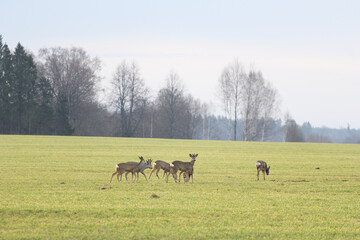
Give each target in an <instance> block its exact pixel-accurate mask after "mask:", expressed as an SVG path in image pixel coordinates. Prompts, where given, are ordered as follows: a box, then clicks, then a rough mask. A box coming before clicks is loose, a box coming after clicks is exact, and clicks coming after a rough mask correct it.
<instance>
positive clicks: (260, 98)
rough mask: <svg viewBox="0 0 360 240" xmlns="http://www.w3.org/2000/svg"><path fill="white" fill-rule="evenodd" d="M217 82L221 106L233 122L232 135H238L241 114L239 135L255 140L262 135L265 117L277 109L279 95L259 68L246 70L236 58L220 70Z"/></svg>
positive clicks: (266, 119) (266, 118) (264, 128)
mask: <svg viewBox="0 0 360 240" xmlns="http://www.w3.org/2000/svg"><path fill="white" fill-rule="evenodd" d="M219 83H220V93H221V94H220V96H221V99H222V101H223V106H224V110H225V112H226V114H227V115H228V116H229V118H231V119H233V123H234V124H233V131H234V138H233V139H234V140H236V137H237V124H238V119H239V116H240V115H241V119H242V139H243V140H244V141H255V140H259V139H260V136H261V137H262V139H264V138H265V131H266V127H267V125H266V124H267V121H268V120H269V118H270V117H271V116H272V115H273V114H274V113H275V112H276V106H277V97H278V95H277V92H276V90H275V89H273V88H272V87H271V85H270V84H269V83H267V82H266V81H265V80H264V78H263V76H262V73H261V71H255V70H250V71H249V73H248V74H247V73H246V72H245V70H244V68H243V66H242V65H240V64H239V62H238V61H237V60H235V61H234V62H233V63H232V64H230V65H229V66H228V67H226V68H225V69H224V70H223V73H222V75H221V77H220V79H219ZM261 118H262V119H263V121H262V124H261V121H260V119H261ZM261 129H262V131H261Z"/></svg>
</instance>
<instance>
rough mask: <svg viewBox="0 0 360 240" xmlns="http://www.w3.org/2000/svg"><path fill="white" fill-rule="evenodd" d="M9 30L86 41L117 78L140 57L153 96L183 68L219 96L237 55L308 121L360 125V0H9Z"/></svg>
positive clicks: (4, 10) (21, 36) (194, 89)
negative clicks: (120, 70) (223, 78)
mask: <svg viewBox="0 0 360 240" xmlns="http://www.w3.org/2000/svg"><path fill="white" fill-rule="evenodd" d="M0 7H1V11H0V35H2V36H3V41H4V42H6V43H7V44H8V45H9V47H10V48H11V49H14V48H15V46H16V44H17V43H18V42H20V43H21V44H22V45H23V46H24V47H25V48H26V49H28V50H29V51H31V52H33V53H34V54H35V55H37V53H38V50H39V49H40V48H44V47H46V48H49V47H57V46H61V47H81V48H83V49H84V50H85V51H87V52H88V53H89V54H90V55H91V56H93V57H98V58H99V59H100V60H101V61H102V71H101V76H102V77H103V82H102V86H105V87H106V86H109V84H108V83H109V82H110V81H111V78H112V75H113V73H114V72H115V68H116V66H117V65H118V64H120V62H121V61H122V60H124V59H126V60H135V61H136V62H137V64H138V65H139V67H140V70H141V74H142V77H143V78H144V81H145V83H146V85H148V86H149V87H150V88H151V89H152V90H153V94H154V95H155V93H156V92H157V90H159V89H160V87H161V86H163V84H164V81H165V78H166V76H167V74H168V73H169V72H170V71H171V70H174V71H175V72H177V73H178V74H179V76H180V78H181V79H182V81H183V83H184V85H185V86H186V89H187V91H188V92H189V93H191V94H192V95H193V96H194V97H195V98H199V99H201V100H202V101H204V102H212V103H213V106H214V111H216V112H221V108H220V106H219V104H218V102H219V100H218V99H217V97H216V92H217V87H218V79H219V77H220V75H221V71H222V70H223V68H224V67H225V66H227V65H228V64H229V63H230V62H232V61H233V60H234V59H236V58H237V59H238V60H239V61H240V62H241V63H243V64H244V66H245V67H249V66H255V67H256V68H257V69H259V70H261V71H262V73H263V76H264V78H265V79H266V80H267V81H270V82H271V83H272V84H273V85H274V86H275V87H276V88H277V90H278V91H279V94H280V97H281V110H282V114H281V115H280V117H282V116H283V115H284V113H285V112H289V113H290V114H291V116H292V117H293V118H294V119H295V120H296V121H297V122H298V124H302V123H303V122H304V121H310V123H311V124H312V125H313V126H328V127H333V128H339V127H346V126H347V124H348V123H349V124H350V126H351V127H352V128H360V111H359V110H358V105H359V103H360V1H355V0H354V1H346V0H341V1H340V0H339V1H325V0H324V1H320V0H319V1H316V0H311V1H307V0H302V1H300V0H299V1H295V0H294V1H291V0H287V1H285V0H284V1H276V0H274V1H268V0H263V1H260V0H258V1H256V0H255V1H250V0H249V1H241V0H238V1H230V0H221V1H220V0H219V1H210V0H209V1H205V0H178V1H174V0H173V1H172V0H163V1H156V0H143V1H136V0H129V1H115V0H113V1H110V0H101V1H100V0H99V1H90V0H81V1H76V0H70V1H69V0H61V1H55V0H54V1H51V0H31V1H28V0H23V1H19V0H13V1H10V0H0Z"/></svg>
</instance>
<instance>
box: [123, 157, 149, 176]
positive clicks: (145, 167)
mask: <svg viewBox="0 0 360 240" xmlns="http://www.w3.org/2000/svg"><path fill="white" fill-rule="evenodd" d="M150 160H151V158H149V159H148V160H147V161H146V164H145V165H143V168H142V169H141V170H140V171H139V172H140V173H141V174H142V175H144V177H145V179H146V181H147V178H146V175H145V173H144V170H145V169H147V168H150V169H152V166H151V162H152V160H151V161H150ZM149 161H150V164H148V162H149ZM127 163H131V164H134V165H135V166H136V165H137V164H138V163H137V162H127ZM129 173H131V179H133V175H134V174H133V173H132V172H131V171H130V172H126V173H125V179H126V181H127V180H128V179H127V175H128V174H129ZM138 180H139V178H138Z"/></svg>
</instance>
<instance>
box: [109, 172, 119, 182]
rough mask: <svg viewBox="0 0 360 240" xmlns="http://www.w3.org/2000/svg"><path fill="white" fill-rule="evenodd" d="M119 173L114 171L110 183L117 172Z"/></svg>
mask: <svg viewBox="0 0 360 240" xmlns="http://www.w3.org/2000/svg"><path fill="white" fill-rule="evenodd" d="M117 173H118V172H114V173H113V174H112V175H111V178H110V183H111V181H112V178H113V176H115V174H117Z"/></svg>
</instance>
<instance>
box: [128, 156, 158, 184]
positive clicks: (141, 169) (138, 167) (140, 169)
mask: <svg viewBox="0 0 360 240" xmlns="http://www.w3.org/2000/svg"><path fill="white" fill-rule="evenodd" d="M151 162H152V159H151V158H149V159H148V160H147V161H146V163H145V164H138V165H136V167H135V168H134V169H133V170H132V172H131V173H132V176H134V175H135V174H136V175H135V179H134V181H133V182H135V180H136V177H137V180H138V181H139V172H140V173H141V174H142V175H144V177H145V179H146V181H147V177H146V175H145V173H144V170H145V169H147V168H150V169H152V165H151ZM125 176H126V174H125ZM131 179H132V178H131Z"/></svg>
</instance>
